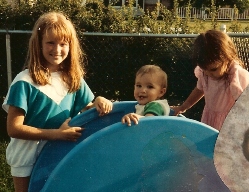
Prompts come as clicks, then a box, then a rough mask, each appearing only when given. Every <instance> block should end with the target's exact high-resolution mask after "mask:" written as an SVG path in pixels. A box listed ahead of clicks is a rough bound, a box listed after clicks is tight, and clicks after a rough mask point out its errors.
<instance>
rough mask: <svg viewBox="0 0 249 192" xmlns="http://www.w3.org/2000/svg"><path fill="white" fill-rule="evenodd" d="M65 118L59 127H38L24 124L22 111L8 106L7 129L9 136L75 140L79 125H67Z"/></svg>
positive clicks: (79, 130) (30, 138) (79, 129)
mask: <svg viewBox="0 0 249 192" xmlns="http://www.w3.org/2000/svg"><path fill="white" fill-rule="evenodd" d="M69 121H70V118H69V119H67V120H66V121H65V122H64V123H63V124H62V125H61V126H60V128H59V129H39V128H36V127H31V126H28V125H24V124H23V123H24V111H23V110H22V109H20V108H17V107H14V106H9V110H8V116H7V131H8V134H9V136H10V137H12V138H18V139H25V140H41V139H42V140H68V141H76V140H77V139H78V138H79V137H80V136H81V131H82V130H83V129H82V128H81V127H69V126H68V122H69Z"/></svg>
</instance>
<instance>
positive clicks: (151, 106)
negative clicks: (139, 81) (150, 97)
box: [135, 99, 170, 116]
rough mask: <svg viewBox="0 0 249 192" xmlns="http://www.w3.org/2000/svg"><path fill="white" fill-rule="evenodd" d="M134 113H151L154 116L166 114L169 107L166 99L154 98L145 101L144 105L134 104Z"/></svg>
mask: <svg viewBox="0 0 249 192" xmlns="http://www.w3.org/2000/svg"><path fill="white" fill-rule="evenodd" d="M135 109H136V114H139V115H143V116H145V115H146V114H153V115H155V116H168V115H169V113H170V107H169V104H168V101H167V100H165V99H164V100H156V101H152V102H149V103H147V104H146V105H139V104H137V105H136V106H135Z"/></svg>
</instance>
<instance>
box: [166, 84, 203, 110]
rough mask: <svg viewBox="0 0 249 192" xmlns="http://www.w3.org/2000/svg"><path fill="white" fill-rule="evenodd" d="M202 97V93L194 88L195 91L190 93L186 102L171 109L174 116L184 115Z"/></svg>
mask: <svg viewBox="0 0 249 192" xmlns="http://www.w3.org/2000/svg"><path fill="white" fill-rule="evenodd" d="M203 96H204V93H203V91H201V90H200V89H198V88H197V87H195V89H194V90H193V91H192V92H191V93H190V95H189V96H188V98H187V99H186V101H185V102H184V103H183V104H182V105H180V106H172V107H171V108H172V109H173V110H174V111H175V115H178V114H180V113H184V112H185V111H186V110H188V109H190V108H191V107H192V106H193V105H195V104H196V103H197V102H198V101H199V100H200V99H201V98H202V97H203Z"/></svg>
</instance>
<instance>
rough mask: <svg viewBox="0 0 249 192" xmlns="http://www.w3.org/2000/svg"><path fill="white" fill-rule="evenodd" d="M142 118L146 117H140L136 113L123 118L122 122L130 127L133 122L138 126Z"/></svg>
mask: <svg viewBox="0 0 249 192" xmlns="http://www.w3.org/2000/svg"><path fill="white" fill-rule="evenodd" d="M141 117H144V116H141V115H138V114H136V113H129V114H127V115H125V116H123V118H122V119H121V122H122V123H123V124H125V123H127V125H128V126H131V121H133V122H134V124H135V125H137V124H138V120H139V119H140V118H141Z"/></svg>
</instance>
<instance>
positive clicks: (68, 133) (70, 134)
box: [55, 118, 84, 141]
mask: <svg viewBox="0 0 249 192" xmlns="http://www.w3.org/2000/svg"><path fill="white" fill-rule="evenodd" d="M70 120H71V118H68V119H66V121H65V122H64V123H63V124H62V125H61V126H60V128H59V129H58V132H57V134H56V135H55V137H56V139H58V140H67V141H77V139H78V138H79V137H80V136H81V132H82V130H84V129H83V128H81V127H70V126H69V125H68V122H69V121H70Z"/></svg>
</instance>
